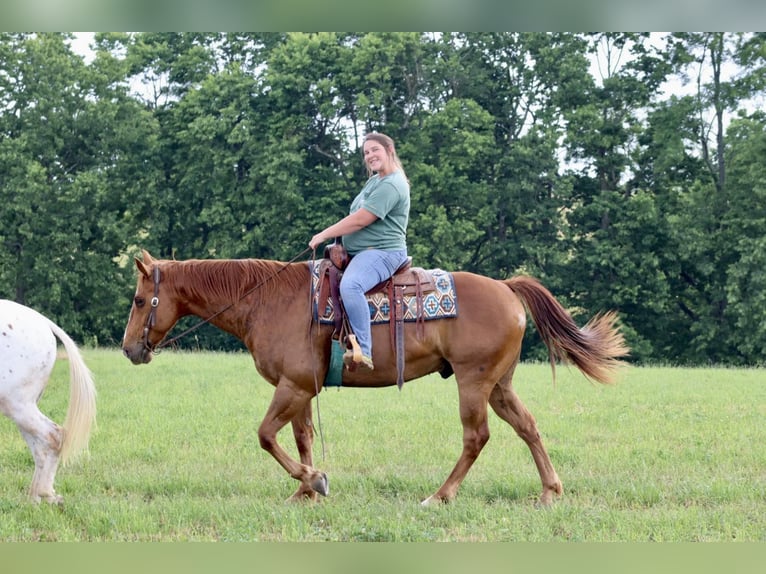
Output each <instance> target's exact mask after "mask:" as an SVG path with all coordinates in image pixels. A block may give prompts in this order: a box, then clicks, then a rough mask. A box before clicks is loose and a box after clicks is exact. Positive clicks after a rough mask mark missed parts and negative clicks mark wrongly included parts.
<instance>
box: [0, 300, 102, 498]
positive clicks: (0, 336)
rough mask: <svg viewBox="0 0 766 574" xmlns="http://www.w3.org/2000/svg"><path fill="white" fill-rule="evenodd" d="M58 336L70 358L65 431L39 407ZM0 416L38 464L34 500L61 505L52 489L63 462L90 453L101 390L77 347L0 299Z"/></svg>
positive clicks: (47, 322)
mask: <svg viewBox="0 0 766 574" xmlns="http://www.w3.org/2000/svg"><path fill="white" fill-rule="evenodd" d="M54 334H55V335H56V336H57V337H58V338H59V339H61V342H62V343H63V344H64V348H65V349H66V352H67V355H68V357H69V375H70V389H69V408H68V409H67V414H66V419H65V420H64V425H63V428H62V427H60V426H59V425H57V424H56V423H54V422H53V421H51V420H50V419H49V418H48V417H46V416H45V415H44V414H43V413H41V412H40V409H39V408H38V407H37V401H38V400H39V399H40V397H41V396H42V394H43V391H44V390H45V387H46V385H47V384H48V379H49V377H50V374H51V371H52V370H53V365H54V363H55V362H56V339H55V337H54V336H53V335H54ZM0 412H2V413H3V414H5V415H6V416H7V417H9V418H10V419H11V420H13V421H14V422H15V423H16V426H18V427H19V430H20V431H21V434H22V435H23V437H24V440H26V442H27V445H28V446H29V450H30V451H32V457H33V458H34V461H35V473H34V476H33V478H32V486H31V487H30V490H29V496H30V498H31V499H32V501H34V502H40V500H45V501H47V502H51V503H55V504H61V503H62V502H63V499H62V497H61V496H59V495H57V494H56V492H55V491H54V489H53V481H54V479H55V478H56V470H57V469H58V465H59V461H61V462H63V463H66V462H67V461H69V460H72V459H73V458H75V457H76V456H77V455H79V454H81V453H83V452H84V451H86V450H87V448H88V441H89V439H90V433H91V428H92V426H93V424H94V422H95V417H96V389H95V387H94V385H93V378H92V375H91V372H90V371H89V370H88V368H87V366H86V365H85V362H84V361H83V359H82V356H81V355H80V351H79V350H78V348H77V345H76V344H75V343H74V342H73V341H72V339H70V338H69V336H68V335H67V334H66V333H65V332H64V331H63V330H62V329H61V328H60V327H59V326H58V325H56V324H55V323H53V322H52V321H51V320H49V319H48V318H47V317H44V316H43V315H41V314H40V313H38V312H37V311H34V310H32V309H30V308H29V307H24V306H23V305H19V304H18V303H14V302H13V301H7V300H2V299H0Z"/></svg>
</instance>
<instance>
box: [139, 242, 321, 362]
mask: <svg viewBox="0 0 766 574" xmlns="http://www.w3.org/2000/svg"><path fill="white" fill-rule="evenodd" d="M308 251H311V248H306V249H304V250H303V251H301V252H300V253H298V255H296V256H295V257H293V258H292V259H290V261H288V262H287V263H285V264H284V265H283V266H282V267H280V268H279V269H278V270H277V271H276V272H274V273H272V274H271V275H269V276H268V277H266V278H265V279H264V280H263V281H260V282H259V283H257V284H256V285H255V286H254V287H252V288H250V289H249V290H247V291H245V292H244V293H243V294H242V295H241V296H240V297H239V299H237V300H236V301H232V302H231V303H229V304H228V305H226V306H225V307H224V308H223V309H221V310H219V311H216V312H215V313H213V314H212V315H210V316H209V317H207V318H206V319H202V320H201V321H199V322H198V323H196V324H195V325H192V326H191V327H189V328H188V329H186V330H185V331H184V332H182V333H180V334H179V335H176V336H175V337H173V338H171V339H167V340H162V341H160V342H159V343H157V344H156V345H152V344H151V343H150V342H149V332H150V331H151V330H152V329H153V328H154V325H155V324H156V322H157V307H159V305H160V296H159V293H160V281H162V273H161V271H160V266H159V265H155V266H154V270H153V271H152V280H153V282H154V296H153V297H152V298H151V300H150V302H149V305H150V306H151V309H150V310H149V315H147V317H146V323H144V334H143V338H142V344H143V347H144V349H146V350H147V351H148V352H150V353H154V354H157V353H159V352H160V350H161V349H163V348H165V347H167V346H168V345H171V344H173V343H175V342H176V341H178V340H179V339H181V338H182V337H185V336H186V335H188V334H189V333H191V332H193V331H196V330H197V329H199V328H200V327H202V326H203V325H205V324H207V323H210V321H212V320H213V319H215V318H216V317H217V316H218V315H220V314H221V313H223V312H224V311H228V310H229V309H231V308H232V307H233V306H234V305H236V304H237V303H239V302H240V301H241V300H242V299H244V298H245V297H247V296H248V295H250V294H251V293H252V292H253V291H255V290H256V289H258V288H260V287H261V286H262V285H264V284H265V283H266V282H267V281H270V280H271V279H273V278H274V277H276V276H277V275H279V274H280V273H281V272H282V271H284V270H285V269H286V268H287V266H288V265H290V264H291V263H293V262H295V261H296V260H297V259H298V258H299V257H301V256H302V255H303V254H305V253H307V252H308Z"/></svg>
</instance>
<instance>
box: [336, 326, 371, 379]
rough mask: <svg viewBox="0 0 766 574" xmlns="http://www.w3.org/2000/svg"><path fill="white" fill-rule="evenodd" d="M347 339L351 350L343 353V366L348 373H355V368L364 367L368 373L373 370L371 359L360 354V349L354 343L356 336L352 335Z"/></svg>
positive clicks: (355, 342) (357, 344)
mask: <svg viewBox="0 0 766 574" xmlns="http://www.w3.org/2000/svg"><path fill="white" fill-rule="evenodd" d="M347 338H348V342H349V344H350V345H351V348H350V349H347V350H346V352H345V353H343V364H344V365H346V368H347V369H348V370H349V371H355V370H356V369H357V367H364V368H366V369H369V370H370V371H372V370H374V369H375V367H374V365H373V364H372V359H371V358H370V357H366V356H365V355H363V354H362V348H361V347H360V346H359V343H358V342H357V341H356V335H354V334H353V333H352V334H350V335H348V337H347Z"/></svg>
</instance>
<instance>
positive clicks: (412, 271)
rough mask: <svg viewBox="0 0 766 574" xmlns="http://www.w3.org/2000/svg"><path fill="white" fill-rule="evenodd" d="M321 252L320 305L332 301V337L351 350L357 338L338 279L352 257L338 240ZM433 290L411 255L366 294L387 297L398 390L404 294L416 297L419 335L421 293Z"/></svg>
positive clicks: (420, 332) (422, 315) (422, 314)
mask: <svg viewBox="0 0 766 574" xmlns="http://www.w3.org/2000/svg"><path fill="white" fill-rule="evenodd" d="M324 255H325V258H324V259H322V260H321V261H320V262H319V285H318V291H319V296H318V303H319V307H320V308H324V307H325V305H326V303H327V301H328V299H329V300H331V301H332V305H333V309H334V310H335V314H334V318H333V321H334V325H333V327H334V331H333V338H334V339H338V340H340V341H341V343H344V346H346V347H350V348H352V349H353V348H354V345H355V344H356V338H355V337H354V336H353V333H351V329H350V326H349V324H348V317H346V312H345V310H344V308H343V301H342V300H341V298H340V280H341V277H342V276H343V270H344V269H345V268H346V265H348V262H349V261H350V259H351V258H350V257H349V256H348V254H347V253H346V250H345V249H344V248H343V245H341V244H340V243H338V242H336V243H333V244H331V245H328V246H327V247H326V248H325V252H324ZM435 290H436V285H435V283H434V279H433V277H432V275H431V274H430V273H428V272H427V271H426V270H425V269H422V268H420V267H413V266H412V257H408V258H407V261H406V262H405V263H403V264H402V265H401V266H400V267H399V269H397V270H396V271H395V272H394V274H393V275H392V276H391V277H390V278H389V279H386V280H385V281H381V282H380V283H378V284H377V285H375V286H374V287H373V288H372V289H370V290H369V291H367V293H366V295H367V296H370V295H374V294H376V293H379V292H384V293H385V294H386V295H387V296H388V300H389V304H390V306H391V312H390V315H389V317H390V318H389V333H390V337H389V339H390V341H391V348H392V349H393V350H394V355H395V356H396V370H397V380H396V384H397V386H398V387H399V389H401V388H402V385H403V384H404V363H405V352H404V315H405V310H406V307H405V305H406V303H405V300H404V297H405V295H409V296H412V297H414V299H415V302H416V332H417V336H418V337H422V336H423V324H424V321H425V312H424V310H423V300H424V296H425V295H426V294H427V293H430V292H432V291H435ZM357 349H358V346H357Z"/></svg>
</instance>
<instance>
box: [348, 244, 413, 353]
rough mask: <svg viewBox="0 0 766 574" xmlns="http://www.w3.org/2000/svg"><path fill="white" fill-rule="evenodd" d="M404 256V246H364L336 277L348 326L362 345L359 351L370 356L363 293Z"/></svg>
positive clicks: (405, 251)
mask: <svg viewBox="0 0 766 574" xmlns="http://www.w3.org/2000/svg"><path fill="white" fill-rule="evenodd" d="M406 260H407V250H406V249H405V250H403V251H381V250H379V249H365V250H364V251H360V252H359V253H357V254H356V255H354V257H352V259H351V262H350V263H349V264H348V267H346V270H345V271H344V272H343V277H342V278H341V280H340V296H341V299H343V307H344V308H345V309H346V315H347V316H348V322H349V324H350V325H351V330H352V331H353V332H354V334H355V335H356V340H357V342H358V343H359V346H360V347H361V349H362V354H363V355H366V356H368V357H372V337H371V335H370V307H369V305H368V304H367V298H366V297H365V295H364V294H365V293H366V292H367V291H369V290H370V289H372V288H373V287H375V285H377V284H378V283H380V282H381V281H385V280H386V279H388V278H389V277H391V276H392V275H393V274H394V272H395V271H396V270H397V269H399V267H401V265H402V264H403V263H404V262H405V261H406Z"/></svg>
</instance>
